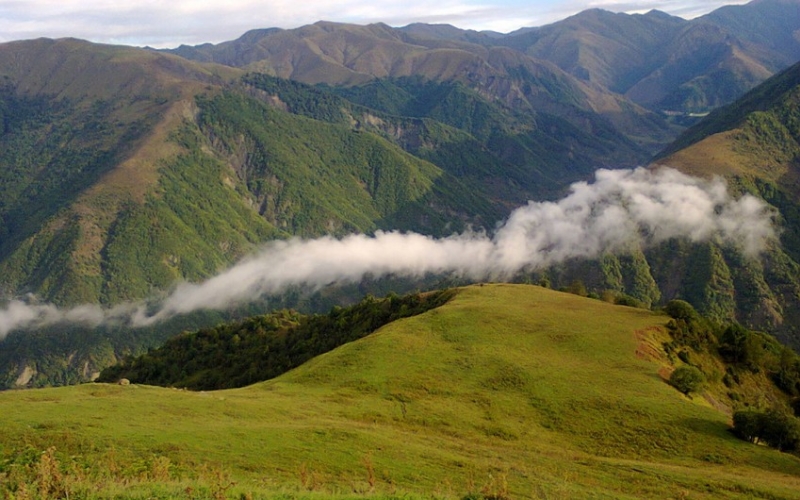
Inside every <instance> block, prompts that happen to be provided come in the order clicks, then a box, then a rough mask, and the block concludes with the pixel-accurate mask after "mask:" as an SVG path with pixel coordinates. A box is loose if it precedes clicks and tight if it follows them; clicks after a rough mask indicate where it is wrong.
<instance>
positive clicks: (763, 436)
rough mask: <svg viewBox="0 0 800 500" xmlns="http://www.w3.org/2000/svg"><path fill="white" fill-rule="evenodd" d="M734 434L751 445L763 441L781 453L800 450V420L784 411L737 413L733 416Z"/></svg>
mask: <svg viewBox="0 0 800 500" xmlns="http://www.w3.org/2000/svg"><path fill="white" fill-rule="evenodd" d="M733 433H734V434H735V435H736V436H738V437H739V438H741V439H744V440H746V441H750V442H751V443H758V442H760V441H763V442H764V443H766V444H768V445H769V446H772V447H773V448H777V449H779V450H781V451H797V450H799V449H800V419H798V418H797V417H794V416H792V415H790V414H789V413H788V412H787V411H785V410H782V409H776V408H773V409H770V410H767V411H766V412H762V411H755V410H742V411H737V412H735V413H734V414H733Z"/></svg>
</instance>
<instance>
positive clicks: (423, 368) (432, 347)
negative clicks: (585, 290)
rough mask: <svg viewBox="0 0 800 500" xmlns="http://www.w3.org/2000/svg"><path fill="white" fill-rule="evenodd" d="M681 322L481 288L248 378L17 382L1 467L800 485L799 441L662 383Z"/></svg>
mask: <svg viewBox="0 0 800 500" xmlns="http://www.w3.org/2000/svg"><path fill="white" fill-rule="evenodd" d="M666 320H667V318H666V317H665V316H662V315H659V314H655V313H652V312H649V311H645V310H641V309H634V308H630V307H622V306H613V305H611V304H607V303H604V302H600V301H597V300H590V299H586V298H583V297H578V296H575V295H569V294H563V293H558V292H554V291H551V290H547V289H544V288H540V287H533V286H520V285H487V286H473V287H469V288H466V289H463V290H461V291H460V292H459V293H458V294H457V296H456V297H455V298H454V299H453V300H452V301H450V302H448V303H447V304H446V305H444V306H442V307H440V308H437V309H434V310H432V311H429V312H427V313H424V314H422V315H419V316H415V317H413V318H408V319H404V320H400V321H397V322H394V323H391V324H390V325H388V326H386V327H384V328H382V329H380V330H378V331H377V332H376V333H374V334H372V335H370V336H368V337H366V338H364V339H361V340H359V341H356V342H353V343H350V344H346V345H344V346H341V347H340V348H338V349H336V350H334V351H332V352H329V353H327V354H324V355H322V356H319V357H318V358H315V359H313V360H311V361H310V362H308V363H306V364H304V365H302V366H301V367H299V368H297V369H295V370H293V371H291V372H289V373H287V374H285V375H283V376H281V377H279V378H277V379H274V380H272V381H268V382H264V383H260V384H256V385H253V386H250V387H246V388H242V389H235V390H226V391H216V392H187V391H179V390H174V389H161V388H154V387H147V386H136V385H127V386H125V385H105V384H86V385H81V386H73V387H63V388H55V389H37V390H31V391H12V392H5V393H2V394H0V410H2V412H3V415H5V419H4V432H3V435H2V438H0V439H1V440H2V448H1V449H2V450H3V451H2V453H3V461H2V462H1V463H2V464H3V465H2V468H0V474H5V475H6V476H5V478H6V480H5V481H4V482H3V484H5V485H7V486H6V487H11V488H13V487H14V486H13V485H15V484H17V483H16V481H19V480H29V481H30V483H29V486H28V491H29V492H30V491H33V490H34V489H35V488H42V487H43V486H41V485H42V484H45V483H37V484H39V486H34V483H35V482H36V477H37V476H38V477H39V478H42V477H45V475H46V477H47V478H48V479H47V481H49V483H47V484H50V485H52V489H51V490H50V491H54V492H55V491H62V492H65V491H67V490H68V491H69V494H70V496H74V495H79V494H81V492H83V494H91V495H94V496H95V497H99V498H106V497H111V496H113V495H115V494H120V492H122V491H123V490H122V488H123V484H124V492H125V495H126V496H128V497H142V498H144V497H147V496H153V495H156V496H171V497H175V498H191V497H192V496H193V495H200V496H211V495H217V496H218V497H221V495H222V496H227V497H234V496H238V495H240V494H241V495H250V496H252V497H253V498H265V497H268V496H271V495H274V494H276V493H277V492H283V493H284V494H292V495H297V496H300V497H304V496H306V495H322V496H325V497H329V496H335V497H341V496H349V495H352V494H367V495H375V496H385V495H398V494H399V495H406V494H411V495H412V496H427V495H432V494H435V495H440V496H444V497H447V498H449V497H457V498H460V497H462V496H464V495H466V494H474V495H476V496H480V497H484V498H489V497H492V498H519V497H522V498H539V497H548V498H549V497H551V496H566V497H576V496H577V497H587V496H600V497H603V498H630V497H636V498H664V497H679V496H687V495H688V496H690V497H692V498H751V497H753V496H756V497H760V496H770V497H772V498H793V497H794V496H795V494H796V491H797V489H798V488H799V487H800V483H798V479H797V478H798V475H799V474H800V461H799V460H798V458H797V457H796V456H793V455H790V454H785V453H780V452H778V451H776V450H772V449H769V448H766V447H763V446H755V445H752V444H750V443H747V442H744V441H740V440H738V439H736V438H734V437H733V436H732V435H731V434H730V433H729V432H728V428H729V416H728V415H727V414H726V413H724V412H722V411H720V410H719V409H717V408H715V407H714V406H712V405H711V404H710V403H709V401H710V400H709V401H706V399H705V398H703V397H700V396H695V397H693V398H691V399H690V398H687V397H685V396H683V395H682V394H681V393H679V392H678V391H677V390H675V389H674V388H672V387H670V386H669V385H667V384H666V383H665V382H664V379H663V378H662V375H663V374H664V373H665V370H668V369H669V366H670V363H669V361H668V358H667V357H666V354H665V353H664V351H663V350H662V349H661V345H662V342H664V341H665V340H667V338H666V337H665V335H666V332H665V330H664V328H663V327H664V325H665V323H666ZM12 408H13V410H12ZM48 447H54V449H52V450H50V451H49V452H47V453H44V454H42V452H44V451H45V450H46V449H47V448H48ZM37 464H39V465H37ZM42 464H43V465H42ZM59 464H60V467H61V468H60V469H58V471H60V472H56V473H53V471H54V469H53V467H54V466H58V465H59ZM37 471H38V472H37ZM72 471H80V475H76V473H75V472H72ZM26 478H27V479H26ZM81 478H84V479H81ZM100 478H102V480H100ZM59 488H60V489H59Z"/></svg>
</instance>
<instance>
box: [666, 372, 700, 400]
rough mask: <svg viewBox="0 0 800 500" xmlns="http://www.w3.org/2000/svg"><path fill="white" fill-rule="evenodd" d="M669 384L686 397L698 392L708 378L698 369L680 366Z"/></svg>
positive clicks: (670, 378)
mask: <svg viewBox="0 0 800 500" xmlns="http://www.w3.org/2000/svg"><path fill="white" fill-rule="evenodd" d="M669 383H670V385H671V386H673V387H674V388H676V389H678V390H679V391H681V392H682V393H684V394H685V395H687V396H688V395H689V393H690V392H697V391H699V390H700V388H701V387H703V384H705V383H706V376H705V375H703V372H701V371H700V370H699V369H698V368H697V367H694V366H691V365H684V366H679V367H678V368H676V369H675V371H674V372H672V375H670V377H669Z"/></svg>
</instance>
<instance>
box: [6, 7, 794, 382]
mask: <svg viewBox="0 0 800 500" xmlns="http://www.w3.org/2000/svg"><path fill="white" fill-rule="evenodd" d="M798 59H800V2H798V1H796V0H794V1H790V0H760V1H754V2H751V3H749V4H747V5H743V6H730V7H724V8H722V9H718V10H717V11H714V12H712V13H711V14H708V15H706V16H703V17H701V18H698V19H694V20H691V21H686V20H683V19H680V18H676V17H672V16H669V15H667V14H664V13H661V12H656V11H653V12H650V13H648V14H644V15H625V14H612V13H610V12H606V11H602V10H597V9H594V10H589V11H585V12H582V13H580V14H577V15H575V16H573V17H571V18H568V19H565V20H564V21H561V22H558V23H554V24H552V25H548V26H544V27H541V28H526V29H521V30H519V31H516V32H512V33H509V34H506V35H502V34H498V33H490V32H475V31H469V30H460V29H457V28H455V27H452V26H444V25H422V24H414V25H410V26H406V27H404V28H392V27H389V26H386V25H383V24H374V25H369V26H356V25H347V24H338V23H331V22H319V23H316V24H314V25H310V26H305V27H301V28H297V29H293V30H283V29H264V30H254V31H250V32H248V33H246V34H245V35H243V36H242V37H241V38H239V39H237V40H234V41H230V42H225V43H221V44H218V45H210V44H205V45H200V46H195V47H188V46H182V47H179V48H177V49H174V50H169V51H155V50H151V49H140V48H132V47H119V46H107V45H99V44H93V43H89V42H85V41H80V40H75V39H60V40H47V39H39V40H28V41H17V42H10V43H6V44H2V45H0V80H2V88H1V89H0V97H1V98H0V115H1V116H2V127H3V129H2V134H1V135H0V151H2V153H0V275H2V276H3V279H2V281H0V293H2V297H3V298H4V299H6V300H7V301H8V300H12V299H20V298H24V300H25V301H26V302H27V303H28V304H31V305H35V304H38V303H40V302H42V303H53V304H56V305H58V306H76V305H81V304H101V305H103V306H104V307H111V306H114V305H116V304H120V303H126V302H129V301H136V300H140V299H145V298H151V299H152V297H154V296H158V295H159V294H162V293H164V291H166V290H169V289H170V287H172V286H174V284H175V283H176V282H180V281H192V282H198V281H202V280H204V279H207V278H209V277H211V276H213V275H214V274H216V273H218V272H219V271H221V270H223V269H225V268H227V267H229V266H230V265H232V264H233V263H234V262H237V261H239V260H240V259H241V258H242V257H244V256H246V255H248V254H250V253H252V252H253V251H255V250H256V249H257V248H259V246H260V245H261V244H263V243H264V242H267V241H274V240H283V239H288V238H291V237H296V236H298V237H303V238H315V237H319V236H323V235H332V236H335V237H342V236H344V235H347V234H351V233H367V234H374V233H375V232H376V231H381V230H400V231H415V232H419V233H422V234H426V235H433V236H447V235H450V234H453V233H458V232H462V231H464V230H466V229H469V228H471V229H472V230H477V231H489V232H491V231H492V230H493V229H494V228H495V225H496V223H497V222H498V221H501V220H503V219H504V218H506V217H508V215H509V213H510V212H511V210H512V209H514V208H516V207H517V206H520V205H523V204H525V203H526V202H527V201H528V200H534V199H536V200H553V199H557V198H558V197H560V196H562V195H564V193H565V192H566V191H567V189H568V186H569V185H570V184H571V183H573V182H576V181H582V180H586V179H589V178H590V177H591V176H592V174H593V172H594V171H595V170H596V169H597V168H600V167H606V168H624V167H634V166H637V165H643V164H647V163H649V162H650V161H651V159H652V158H653V157H654V155H657V154H658V156H657V158H658V160H657V162H658V163H659V164H662V165H670V166H676V167H679V168H681V169H682V170H684V171H687V172H690V173H694V174H698V175H709V174H721V175H723V176H725V177H727V178H729V179H730V182H731V183H732V186H733V187H734V189H735V190H737V191H738V192H739V193H745V192H748V193H752V194H755V195H758V196H760V197H761V198H763V199H765V200H766V201H767V202H769V203H770V204H771V205H773V206H775V207H776V208H777V209H778V210H779V211H780V215H781V222H782V225H783V228H784V230H783V232H782V235H781V238H782V243H783V244H782V245H776V246H774V247H772V248H770V249H768V251H767V253H766V256H767V257H766V260H764V261H763V263H758V262H756V263H754V262H750V261H747V260H746V259H744V258H743V257H742V256H741V255H740V254H738V253H736V252H735V251H732V250H730V249H728V248H726V247H724V246H722V245H717V244H714V243H709V244H689V243H686V242H681V241H673V242H670V243H669V244H668V246H666V247H657V248H654V249H645V248H635V249H631V250H630V251H629V252H627V253H626V254H624V255H621V256H616V255H609V256H604V257H603V258H602V259H601V260H599V261H593V262H585V263H570V264H565V265H564V266H560V267H557V268H553V269H548V270H546V271H542V272H539V273H538V274H537V275H535V276H530V277H528V278H527V279H537V280H538V279H544V278H546V279H547V280H548V281H550V282H551V283H552V284H553V286H556V287H559V286H567V285H569V284H570V283H572V282H574V281H576V280H582V281H583V282H584V283H585V285H586V286H588V287H589V289H590V290H593V291H597V292H599V291H602V290H606V289H610V290H613V291H615V292H619V293H625V294H629V295H631V296H633V297H634V298H635V299H636V300H639V301H641V302H643V303H645V304H647V305H652V304H659V303H663V302H664V301H666V300H668V299H670V298H674V297H682V298H686V299H687V300H690V301H691V302H692V303H694V304H695V306H696V307H697V308H698V309H699V310H700V311H702V312H703V313H704V314H709V315H711V316H713V317H715V318H717V319H720V320H733V319H736V320H739V321H741V322H743V323H745V324H747V325H748V326H752V327H758V328H764V329H767V330H768V331H770V332H772V333H775V334H776V335H778V336H780V338H782V339H783V340H785V341H787V342H794V343H795V345H798V343H800V340H798V338H800V337H798V334H797V332H796V330H795V327H794V326H793V325H796V324H798V323H797V321H796V320H798V319H800V300H799V299H798V298H797V297H799V296H800V268H798V264H797V262H800V255H798V252H800V251H799V250H798V248H800V247H798V246H797V245H796V244H795V243H796V242H797V238H798V237H800V219H798V215H797V214H798V213H800V212H798V209H797V201H798V200H797V198H796V192H797V190H796V189H795V188H794V187H795V180H794V176H795V174H794V169H796V167H797V161H798V160H797V152H796V151H797V150H796V147H797V137H798V130H797V123H798V114H797V113H798V111H797V106H796V102H797V101H796V99H797V97H796V96H797V81H796V78H797V74H798V73H800V67H798V66H791V64H792V63H794V62H796V61H797V60H798ZM787 68H789V69H787ZM773 75H777V76H773ZM768 79H769V80H768ZM764 81H767V83H766V84H763V85H762V82H764ZM751 89H754V90H751ZM748 91H750V93H749V94H747V95H745V93H746V92H748ZM743 95H744V97H743V100H738V99H740V98H742V96H743ZM720 106H727V107H722V108H720ZM715 109H716V111H714V112H713V113H712V114H711V115H709V116H708V117H707V118H706V119H705V120H703V121H701V122H700V123H698V124H697V125H695V126H694V127H692V128H690V129H689V130H686V127H687V125H691V124H693V123H695V122H697V121H698V119H699V118H698V116H699V115H704V114H705V113H707V112H709V111H712V110H715ZM675 139H677V142H672V141H673V140H675ZM670 144H671V145H670ZM659 152H661V153H659ZM709 158H710V159H711V160H712V161H706V160H708V159H709ZM701 159H702V160H701ZM670 245H671V246H670ZM411 286H412V287H413V286H415V285H411ZM214 318H215V320H218V319H219V317H218V316H214ZM190 321H191V322H192V324H194V323H193V321H194V320H190ZM59 328H61V327H58V328H56V330H57V331H61V332H62V335H61V336H60V337H53V335H54V334H53V332H52V331H51V329H45V330H42V332H44V333H42V332H39V334H37V335H33V334H26V333H21V332H20V331H18V330H12V329H11V328H9V327H6V326H3V329H0V333H3V334H8V336H7V337H6V339H5V340H3V341H2V344H0V367H2V371H3V373H5V374H6V376H5V379H4V380H5V385H6V386H13V385H14V384H15V383H17V382H21V384H20V385H35V384H39V385H42V384H48V383H52V382H53V381H54V380H61V381H64V380H74V378H71V377H66V378H64V377H62V375H63V374H64V373H66V372H74V373H80V374H81V375H80V377H88V376H90V375H91V373H93V372H96V371H97V370H98V369H99V368H102V366H103V365H106V364H109V363H110V362H112V361H113V360H114V359H116V358H117V357H120V356H122V355H123V354H126V353H130V352H141V350H142V349H146V348H147V347H150V346H153V345H157V344H158V343H160V342H162V341H163V340H164V339H165V338H166V337H167V336H169V335H172V334H174V333H177V331H175V330H169V329H165V330H164V331H159V332H158V333H154V332H153V331H152V330H148V331H147V333H143V331H141V330H136V329H134V330H126V329H123V330H122V331H119V332H116V333H115V334H113V335H108V334H106V333H101V334H91V335H89V336H88V337H87V335H88V334H87V335H84V334H76V333H74V331H73V330H72V329H71V328H72V327H70V329H67V330H69V331H70V332H72V333H71V334H70V335H63V332H64V331H67V330H63V329H62V330H59ZM78 329H79V330H80V328H78ZM42 335H44V336H45V337H47V338H48V339H49V340H48V341H47V342H48V343H49V344H48V345H51V346H53V347H52V348H53V350H54V352H55V351H57V352H56V353H53V352H48V353H47V354H46V356H50V357H49V358H48V361H47V362H46V363H45V362H44V361H42V359H43V358H42V356H41V353H40V352H38V351H39V350H40V349H39V348H38V347H37V344H36V342H41V337H42ZM115 336H116V337H115ZM110 337H111V338H110ZM121 337H124V338H125V341H124V342H122V341H120V340H119V338H121ZM54 338H58V340H53V339H54ZM88 338H92V342H96V343H97V344H96V345H94V346H93V347H88V346H87V345H82V344H85V343H86V342H88V341H87V339H88ZM37 339H39V340H37ZM78 339H81V340H78ZM115 339H116V340H115ZM54 344H55V345H54ZM38 345H41V344H38ZM76 353H80V355H76ZM37 356H38V358H37ZM37 359H38V360H37ZM45 365H48V366H55V367H56V368H52V370H55V371H56V372H58V373H59V374H60V375H59V376H58V377H62V378H58V377H56V378H53V376H52V375H48V374H47V372H48V370H49V369H45ZM50 373H52V372H50ZM26 374H27V375H26ZM23 375H25V376H23ZM80 377H79V378H80Z"/></svg>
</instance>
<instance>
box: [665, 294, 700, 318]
mask: <svg viewBox="0 0 800 500" xmlns="http://www.w3.org/2000/svg"><path fill="white" fill-rule="evenodd" d="M664 311H665V312H666V313H667V314H669V315H670V317H672V318H675V319H682V320H684V321H690V320H693V319H696V318H697V316H698V314H697V311H695V310H694V307H692V305H691V304H690V303H688V302H686V301H685V300H677V299H676V300H670V301H669V302H667V305H666V306H665V307H664Z"/></svg>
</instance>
